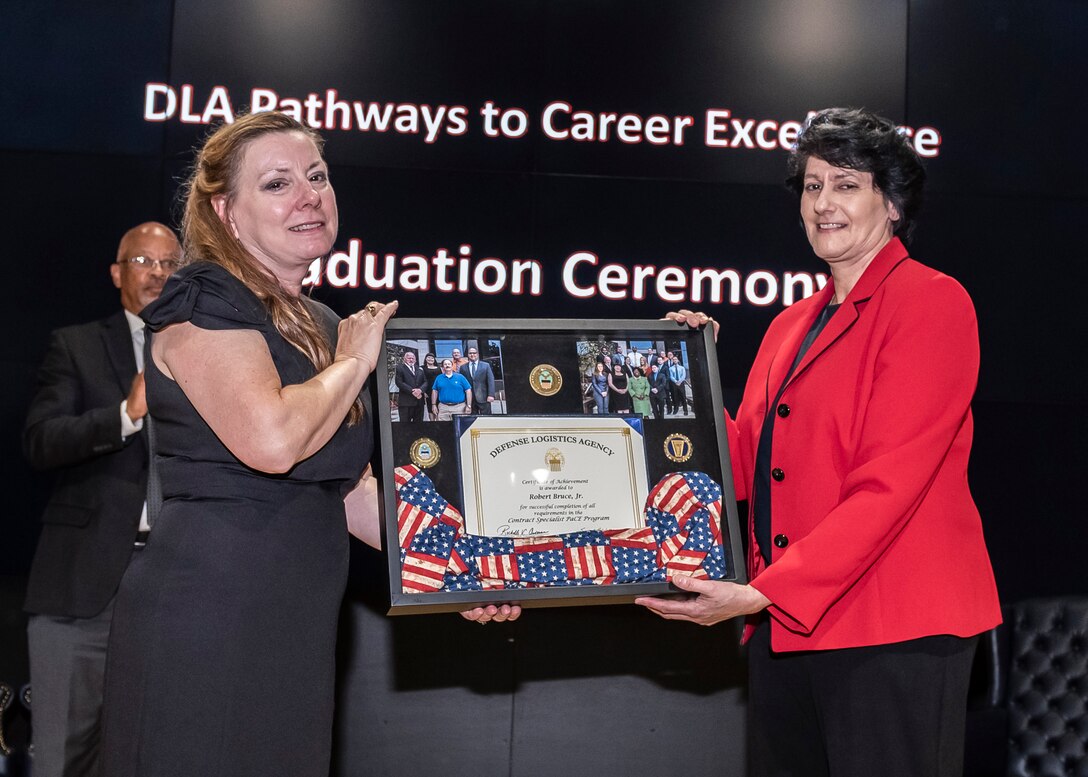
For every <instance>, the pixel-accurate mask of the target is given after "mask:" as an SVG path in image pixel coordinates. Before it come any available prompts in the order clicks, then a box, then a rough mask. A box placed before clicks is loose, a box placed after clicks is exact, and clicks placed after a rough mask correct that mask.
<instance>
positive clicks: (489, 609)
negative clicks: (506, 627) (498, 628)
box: [461, 604, 521, 623]
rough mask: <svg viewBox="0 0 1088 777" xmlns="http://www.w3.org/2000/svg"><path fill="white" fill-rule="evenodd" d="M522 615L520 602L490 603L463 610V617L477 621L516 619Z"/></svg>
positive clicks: (498, 621) (499, 621) (497, 621)
mask: <svg viewBox="0 0 1088 777" xmlns="http://www.w3.org/2000/svg"><path fill="white" fill-rule="evenodd" d="M520 616H521V605H519V604H502V605H496V604H489V605H487V606H486V607H476V608H475V609H472V610H462V611H461V617H462V618H464V619H465V620H467V621H476V622H477V623H490V622H491V621H495V622H496V623H501V622H502V621H516V620H517V619H518V618H519V617H520Z"/></svg>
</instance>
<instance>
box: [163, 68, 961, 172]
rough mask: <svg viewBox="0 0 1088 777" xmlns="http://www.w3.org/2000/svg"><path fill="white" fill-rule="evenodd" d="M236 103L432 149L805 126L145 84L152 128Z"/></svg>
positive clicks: (738, 138) (716, 112) (660, 141)
mask: <svg viewBox="0 0 1088 777" xmlns="http://www.w3.org/2000/svg"><path fill="white" fill-rule="evenodd" d="M236 105H237V106H238V107H248V109H249V110H250V111H253V112H254V113H257V112H260V111H272V110H278V111H282V112H284V113H286V114H288V115H289V116H291V117H293V118H294V119H296V120H298V121H299V122H301V123H303V124H306V125H308V126H310V127H312V128H314V129H316V130H323V131H326V132H333V131H355V132H374V133H379V134H380V133H395V134H401V135H417V136H419V137H420V138H421V140H422V141H423V142H424V143H435V142H437V141H438V140H439V139H440V138H442V137H444V136H445V137H457V136H460V135H465V134H467V133H469V132H470V131H471V129H472V127H473V125H474V124H475V125H476V126H477V127H478V131H479V132H481V133H482V134H483V135H484V136H485V137H488V138H496V139H500V138H501V139H510V140H517V139H520V138H524V137H526V136H528V135H529V134H530V131H531V130H532V129H534V128H535V129H536V130H537V131H538V132H539V133H540V134H541V135H542V136H543V137H544V138H546V139H547V140H550V141H555V142H568V141H569V142H576V143H578V142H580V143H613V142H617V143H622V144H628V145H636V144H642V143H646V144H649V145H652V146H674V147H675V146H685V145H690V144H692V143H693V142H694V143H696V144H698V143H701V144H702V145H704V146H706V147H707V148H719V149H743V150H750V151H779V150H782V149H789V148H791V147H792V146H793V144H794V143H795V142H796V140H797V135H798V133H800V131H801V125H802V122H803V119H800V118H795V117H791V118H786V119H782V120H779V119H771V118H751V117H745V116H738V115H735V114H734V112H733V111H732V110H731V109H729V108H724V107H720V106H715V107H707V108H703V109H701V110H700V111H698V112H694V113H692V114H664V113H660V114H658V113H654V114H648V115H643V114H641V113H637V112H633V111H629V112H620V111H612V110H604V111H597V110H588V109H586V108H585V107H578V108H576V107H575V106H574V105H572V104H571V103H569V102H567V101H565V100H552V101H551V102H549V103H547V104H546V105H545V106H544V108H543V109H542V110H541V111H540V114H539V116H537V117H536V118H535V119H534V118H533V116H532V114H531V112H530V111H529V110H527V109H525V108H520V107H516V106H500V105H498V104H497V103H495V101H493V100H486V101H484V102H483V104H482V105H480V107H479V108H477V109H475V110H473V109H472V108H470V107H468V106H466V105H456V104H454V105H446V104H439V105H430V104H424V103H415V102H371V101H360V100H348V99H343V98H341V96H340V93H339V92H338V91H337V90H336V89H325V90H324V91H323V92H309V93H308V94H307V95H306V96H305V97H284V96H281V95H280V94H279V93H278V92H276V91H275V90H273V89H267V88H263V87H254V88H252V89H250V90H248V91H247V92H246V93H245V97H243V98H242V99H241V100H240V101H238V100H236V99H234V98H232V96H231V93H230V91H229V90H228V89H227V87H225V86H215V87H212V88H211V89H210V90H209V91H208V92H207V93H206V94H200V93H199V92H198V90H197V89H196V88H195V87H194V86H193V85H192V84H182V85H181V86H178V87H173V86H170V85H168V84H162V83H154V82H152V83H148V84H145V86H144V115H143V118H144V120H145V121H149V122H165V121H179V122H181V123H183V124H211V123H213V122H228V123H229V122H231V121H233V120H234V116H235V115H236V113H237V111H236V109H235V106H236ZM811 115H812V114H811V112H809V113H808V116H811ZM696 116H698V117H699V118H696ZM805 118H807V116H806V117H805ZM899 131H900V132H902V133H903V134H904V135H906V136H907V137H908V138H910V141H911V144H912V145H913V146H914V148H915V150H916V151H917V152H918V155H919V156H922V157H935V156H937V155H938V154H939V153H940V147H941V133H940V132H939V131H938V130H937V129H935V128H934V127H919V128H917V129H915V128H913V127H907V126H902V127H900V128H899Z"/></svg>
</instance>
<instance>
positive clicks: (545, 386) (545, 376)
mask: <svg viewBox="0 0 1088 777" xmlns="http://www.w3.org/2000/svg"><path fill="white" fill-rule="evenodd" d="M529 385H530V386H532V387H533V391H535V392H536V393H537V394H540V395H541V396H542V397H550V396H551V395H552V394H555V393H558V391H559V389H561V388H563V376H562V375H560V374H559V370H557V369H556V368H555V367H553V366H552V365H550V364H538V365H536V366H535V367H533V371H532V372H530V373H529Z"/></svg>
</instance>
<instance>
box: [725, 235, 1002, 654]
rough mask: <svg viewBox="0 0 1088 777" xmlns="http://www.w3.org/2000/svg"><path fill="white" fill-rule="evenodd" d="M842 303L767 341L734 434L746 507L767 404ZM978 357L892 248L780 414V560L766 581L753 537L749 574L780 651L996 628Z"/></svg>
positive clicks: (937, 296)
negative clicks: (979, 443) (976, 434)
mask: <svg viewBox="0 0 1088 777" xmlns="http://www.w3.org/2000/svg"><path fill="white" fill-rule="evenodd" d="M833 291H834V290H833V288H832V285H831V284H828V285H827V286H826V287H825V288H824V289H822V290H821V291H820V292H818V293H816V294H815V295H813V296H812V297H810V298H808V299H806V300H804V301H802V302H799V303H797V304H795V305H793V306H791V307H789V308H787V309H786V310H785V311H783V312H782V313H781V314H780V315H779V316H778V317H777V318H775V320H774V321H773V322H772V323H771V326H770V328H769V329H768V330H767V334H766V336H765V337H764V339H763V343H762V345H761V346H760V349H759V353H758V355H757V356H756V359H755V363H754V364H753V366H752V371H751V374H750V375H749V377H748V384H747V386H746V387H745V390H744V398H743V400H742V402H741V406H740V410H739V411H738V413H737V419H736V424H735V425H734V426H732V427H731V431H732V432H733V434H734V436H733V437H732V439H731V440H730V447H731V450H732V454H733V457H734V477H735V480H736V487H737V495H738V498H741V499H743V498H746V496H747V494H748V492H749V487H750V484H751V483H752V477H753V467H754V462H755V457H756V448H757V445H758V443H759V433H760V428H761V426H762V423H763V417H764V414H765V413H766V412H767V410H768V408H767V405H768V403H769V402H773V401H774V398H775V395H776V394H777V393H778V389H779V387H780V386H781V385H782V381H783V379H784V378H785V376H786V372H787V371H788V370H789V367H790V365H791V364H792V362H793V359H794V357H795V356H796V354H797V350H798V347H799V345H800V344H801V341H802V340H803V339H804V337H805V334H806V333H807V332H808V330H809V328H810V326H811V325H812V322H813V320H814V319H815V318H816V316H817V314H818V313H819V311H820V310H821V309H823V307H824V306H825V305H826V304H827V302H828V301H829V300H830V299H831V296H832V293H833ZM978 360H979V350H978V329H977V322H976V319H975V312H974V306H973V305H972V304H971V299H970V298H969V297H968V296H967V292H966V291H964V289H963V287H962V286H960V285H959V284H958V283H957V282H956V281H955V280H953V279H952V278H950V277H948V276H947V275H943V274H941V273H939V272H937V271H935V270H932V269H930V268H928V267H926V266H924V265H921V264H919V263H918V262H915V261H914V260H912V259H910V258H908V256H907V251H906V249H905V248H904V247H903V244H902V243H900V242H899V240H898V239H893V240H892V241H891V242H890V243H889V244H888V245H887V246H885V247H884V248H883V249H882V250H881V252H880V253H879V254H878V255H877V256H876V258H875V259H874V260H873V261H872V263H871V264H870V265H869V267H868V268H867V269H866V270H865V273H864V275H862V277H861V278H860V279H859V281H858V283H857V285H855V287H854V288H853V290H851V292H850V294H849V296H848V297H847V298H846V301H845V302H844V303H843V304H842V306H841V308H840V309H839V310H838V311H837V312H836V313H835V315H834V316H833V317H832V318H831V321H830V322H829V323H828V324H827V326H826V327H825V328H824V330H823V332H821V333H820V336H819V337H818V338H817V339H816V341H815V342H814V343H813V344H812V347H811V348H810V349H809V350H808V352H807V353H806V354H805V357H804V359H803V360H802V361H801V363H800V364H799V365H798V367H797V370H796V371H795V372H794V374H793V376H792V377H791V378H790V381H789V383H788V384H787V386H786V389H785V392H784V393H783V394H782V398H781V399H780V400H779V406H778V407H777V408H774V409H773V411H774V412H777V413H778V417H777V418H776V420H775V425H774V439H773V443H772V451H771V466H772V467H773V468H776V469H780V470H781V474H782V478H781V479H780V480H779V479H775V478H772V480H771V489H770V490H771V521H772V526H771V536H772V537H774V538H775V541H774V543H773V544H774V545H775V547H772V548H771V558H772V563H771V564H770V565H769V566H766V568H764V567H765V565H764V563H763V558H762V556H761V555H760V553H759V551H758V549H757V546H756V540H755V535H754V533H752V531H751V530H750V532H749V552H748V572H749V578H750V579H751V583H752V585H753V586H754V587H755V588H757V589H759V590H760V591H761V592H762V593H763V594H764V595H766V596H767V598H769V599H770V600H771V602H773V604H772V606H771V607H770V608H769V610H768V612H769V613H770V615H771V622H772V625H771V644H772V647H773V649H774V650H776V651H789V650H824V649H831V648H845V647H858V646H862V645H876V644H886V643H890V642H900V641H903V640H908V639H914V638H916V637H924V636H929V635H934V634H954V635H958V636H970V635H973V634H978V633H979V632H982V631H985V630H986V629H989V628H991V627H993V626H995V625H997V624H998V623H1000V621H1001V614H1000V610H999V604H998V597H997V588H996V586H995V584H994V577H993V571H992V570H991V568H990V560H989V556H988V554H987V552H986V545H985V542H984V540H983V536H982V524H981V521H980V518H979V514H978V510H977V509H976V508H975V504H974V501H973V500H972V498H971V492H970V490H969V488H968V486H967V458H968V454H969V453H970V450H971V434H972V418H971V409H970V404H971V396H972V394H974V391H975V384H976V382H977V376H978ZM786 408H788V410H787V409H786Z"/></svg>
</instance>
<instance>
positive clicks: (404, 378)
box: [393, 351, 427, 421]
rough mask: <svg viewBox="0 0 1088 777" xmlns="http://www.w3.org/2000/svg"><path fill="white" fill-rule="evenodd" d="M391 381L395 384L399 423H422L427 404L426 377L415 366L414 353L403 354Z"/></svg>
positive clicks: (420, 368) (421, 370) (419, 368)
mask: <svg viewBox="0 0 1088 777" xmlns="http://www.w3.org/2000/svg"><path fill="white" fill-rule="evenodd" d="M393 380H394V381H395V382H396V384H397V412H398V413H399V415H398V418H399V419H400V420H401V421H422V420H423V408H424V407H425V406H426V404H427V397H426V393H427V376H426V375H425V374H424V372H423V368H422V367H418V366H417V365H416V355H415V354H414V353H412V352H411V351H405V352H404V358H403V360H402V361H401V363H400V364H398V365H397V371H396V374H395V375H394V378H393Z"/></svg>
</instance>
